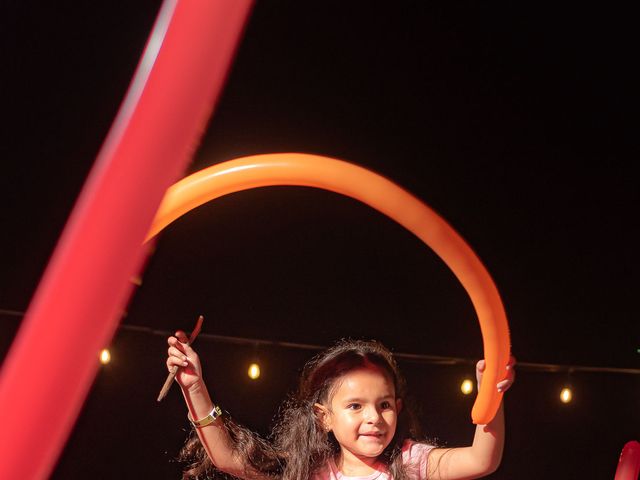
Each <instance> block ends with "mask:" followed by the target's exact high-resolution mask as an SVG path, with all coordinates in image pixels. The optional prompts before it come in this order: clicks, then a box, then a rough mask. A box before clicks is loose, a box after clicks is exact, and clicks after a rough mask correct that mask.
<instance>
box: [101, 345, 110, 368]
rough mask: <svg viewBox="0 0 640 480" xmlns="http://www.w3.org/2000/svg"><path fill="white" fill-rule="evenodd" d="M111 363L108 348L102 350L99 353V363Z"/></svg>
mask: <svg viewBox="0 0 640 480" xmlns="http://www.w3.org/2000/svg"><path fill="white" fill-rule="evenodd" d="M110 361H111V352H110V351H109V349H108V348H104V349H102V351H101V352H100V363H101V364H103V365H106V364H107V363H109V362H110Z"/></svg>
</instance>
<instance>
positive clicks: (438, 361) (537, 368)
mask: <svg viewBox="0 0 640 480" xmlns="http://www.w3.org/2000/svg"><path fill="white" fill-rule="evenodd" d="M0 315H7V316H12V317H23V316H24V312H20V311H17V310H7V309H1V308H0ZM119 329H120V330H123V331H128V332H136V333H145V334H148V335H156V336H161V337H165V338H166V337H168V336H170V335H173V332H169V331H167V330H158V329H155V328H151V327H145V326H142V325H133V324H124V323H121V324H120V326H119ZM198 338H199V339H200V340H201V341H205V340H207V341H214V342H220V343H227V344H233V345H246V346H253V347H262V346H269V347H280V348H289V349H296V350H310V351H320V350H324V349H325V348H327V346H326V345H317V344H309V343H298V342H286V341H280V340H269V339H259V338H248V337H236V336H230V335H215V334H211V333H201V334H200V336H199V337H198ZM394 356H395V357H396V358H397V359H399V360H404V361H408V362H412V363H425V364H431V365H466V366H475V364H476V360H475V359H471V358H463V357H448V356H444V355H428V354H422V353H402V352H394ZM517 368H518V370H520V371H525V370H526V371H534V372H547V373H564V372H571V373H576V372H583V373H615V374H624V375H640V368H619V367H596V366H588V365H559V364H554V363H535V362H522V361H518V366H517Z"/></svg>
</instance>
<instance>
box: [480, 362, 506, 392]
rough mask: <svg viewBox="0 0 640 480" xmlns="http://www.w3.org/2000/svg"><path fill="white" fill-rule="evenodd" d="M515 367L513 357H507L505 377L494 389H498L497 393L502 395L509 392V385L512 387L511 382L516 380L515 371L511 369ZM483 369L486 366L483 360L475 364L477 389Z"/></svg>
mask: <svg viewBox="0 0 640 480" xmlns="http://www.w3.org/2000/svg"><path fill="white" fill-rule="evenodd" d="M515 365H516V359H515V357H513V356H511V357H509V363H507V377H506V378H504V379H503V380H501V381H499V382H498V384H497V385H496V388H497V389H498V391H499V392H502V393H503V392H506V391H507V390H509V388H510V387H511V385H513V382H514V381H515V379H516V371H515V369H514V368H513V367H514V366H515ZM485 368H486V364H485V361H484V360H480V361H479V362H478V363H477V364H476V378H477V380H478V388H480V384H481V383H482V374H483V373H484V369H485Z"/></svg>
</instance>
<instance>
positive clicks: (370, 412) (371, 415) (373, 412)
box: [365, 407, 381, 425]
mask: <svg viewBox="0 0 640 480" xmlns="http://www.w3.org/2000/svg"><path fill="white" fill-rule="evenodd" d="M380 418H381V417H380V412H378V409H377V408H375V407H371V408H367V410H366V412H365V419H366V421H367V423H372V424H374V425H375V424H376V423H378V422H379V421H380Z"/></svg>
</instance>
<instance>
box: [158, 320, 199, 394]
mask: <svg viewBox="0 0 640 480" xmlns="http://www.w3.org/2000/svg"><path fill="white" fill-rule="evenodd" d="M203 321H204V317H203V316H202V315H200V316H199V317H198V321H197V322H196V326H195V328H194V329H193V331H192V332H191V335H190V336H189V341H188V342H187V345H191V344H192V343H193V341H194V340H195V339H196V337H197V336H198V334H199V333H200V329H201V328H202V322H203ZM178 368H180V367H178V365H174V366H173V367H171V370H169V375H167V379H166V380H165V381H164V385H163V386H162V389H161V390H160V393H159V394H158V401H159V402H160V401H162V399H163V398H164V397H166V396H167V393H168V392H169V389H170V388H171V385H172V384H173V380H174V379H175V378H176V374H177V373H178Z"/></svg>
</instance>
